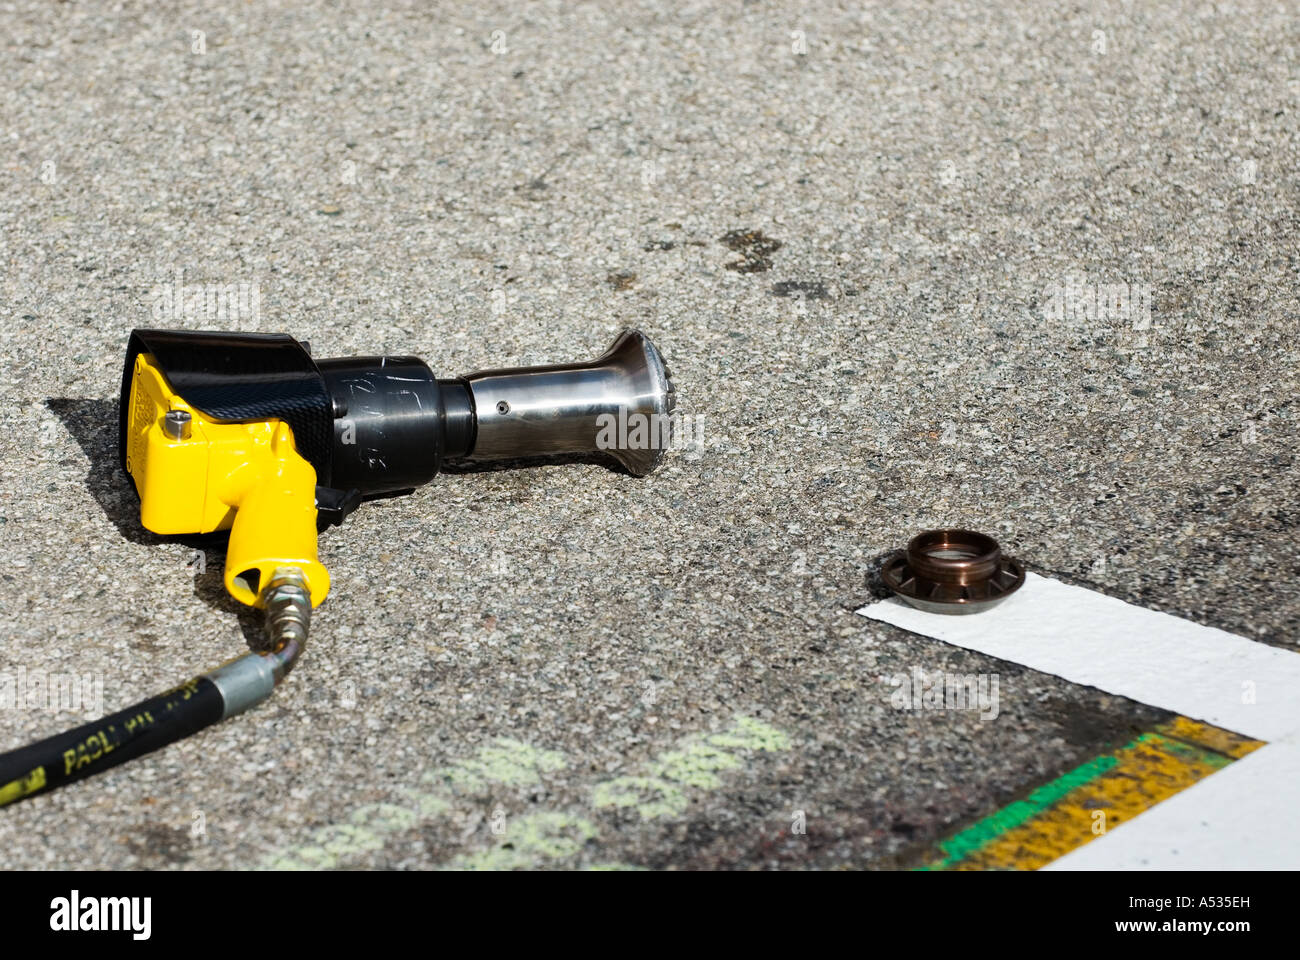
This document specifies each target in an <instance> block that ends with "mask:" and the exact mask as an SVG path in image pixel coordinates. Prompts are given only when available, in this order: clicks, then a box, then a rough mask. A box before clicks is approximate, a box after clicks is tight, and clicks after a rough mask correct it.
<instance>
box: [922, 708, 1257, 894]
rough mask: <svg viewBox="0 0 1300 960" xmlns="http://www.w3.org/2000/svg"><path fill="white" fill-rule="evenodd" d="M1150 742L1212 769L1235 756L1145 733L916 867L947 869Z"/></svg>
mask: <svg viewBox="0 0 1300 960" xmlns="http://www.w3.org/2000/svg"><path fill="white" fill-rule="evenodd" d="M1144 745H1150V746H1152V747H1155V748H1157V749H1159V750H1161V751H1164V752H1166V753H1169V754H1173V755H1175V756H1177V757H1179V758H1181V759H1182V760H1184V761H1188V762H1194V763H1200V764H1203V765H1205V766H1207V767H1209V768H1211V769H1212V770H1220V769H1222V768H1223V767H1226V766H1227V765H1228V764H1230V763H1232V762H1233V759H1234V758H1233V757H1230V756H1228V755H1227V754H1223V753H1219V752H1218V751H1217V750H1211V749H1209V748H1207V747H1202V746H1200V745H1199V744H1194V743H1190V742H1188V741H1185V740H1180V739H1176V738H1171V737H1168V736H1164V735H1161V734H1159V733H1151V732H1148V733H1144V734H1142V735H1141V736H1139V737H1136V738H1135V739H1133V740H1131V741H1130V742H1128V743H1126V744H1125V745H1124V746H1122V747H1120V748H1119V749H1118V750H1115V751H1112V752H1111V753H1107V754H1103V755H1102V756H1100V757H1094V758H1093V759H1092V760H1089V761H1088V762H1087V763H1084V764H1081V765H1079V766H1077V767H1075V768H1074V769H1073V770H1071V771H1069V772H1068V773H1065V774H1062V775H1061V776H1059V777H1057V778H1056V779H1055V780H1053V781H1052V782H1051V783H1048V784H1044V785H1043V786H1041V787H1039V788H1038V789H1036V790H1034V791H1033V792H1032V793H1030V794H1029V796H1028V797H1026V798H1025V799H1024V800H1017V801H1016V802H1014V803H1011V804H1008V805H1007V806H1005V807H1003V808H1002V809H1001V810H999V811H998V812H997V813H994V814H991V815H989V816H987V817H985V818H984V819H982V820H979V821H977V822H976V823H974V824H972V825H971V826H969V827H967V828H966V829H965V830H962V831H961V832H960V833H956V834H954V835H953V836H951V837H950V838H948V839H947V840H944V841H942V842H941V843H939V844H938V845H937V846H938V848H939V850H940V852H941V853H943V854H944V857H943V859H942V860H939V861H936V862H934V863H928V864H925V865H924V866H920V867H917V868H916V869H917V870H944V869H947V868H948V867H951V866H953V865H954V864H956V863H959V862H961V861H962V860H965V859H966V858H967V857H969V856H971V855H972V854H974V853H976V852H977V851H978V850H980V849H981V848H982V847H983V846H984V845H985V844H988V843H990V842H992V841H993V840H995V839H997V838H998V837H999V836H1001V835H1002V834H1004V833H1006V832H1007V831H1008V830H1013V829H1015V828H1016V827H1018V826H1020V825H1021V824H1022V823H1024V822H1025V821H1027V820H1029V819H1030V818H1031V817H1034V816H1036V815H1038V814H1039V813H1042V812H1043V811H1044V810H1046V809H1047V808H1048V807H1050V806H1052V804H1054V803H1056V802H1057V801H1059V800H1060V799H1061V798H1062V797H1064V796H1065V795H1066V794H1068V793H1070V791H1072V790H1075V789H1077V788H1078V787H1082V786H1084V785H1086V784H1088V783H1091V782H1092V781H1094V780H1096V779H1098V778H1099V777H1101V776H1103V775H1105V774H1106V773H1107V772H1108V771H1110V770H1112V769H1114V767H1115V766H1116V765H1117V764H1118V763H1119V762H1120V754H1122V753H1125V752H1126V751H1129V750H1134V749H1135V748H1137V747H1139V746H1144Z"/></svg>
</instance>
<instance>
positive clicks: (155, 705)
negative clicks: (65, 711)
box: [0, 677, 225, 807]
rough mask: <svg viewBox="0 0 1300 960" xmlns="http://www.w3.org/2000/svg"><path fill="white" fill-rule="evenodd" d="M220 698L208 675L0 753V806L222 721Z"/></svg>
mask: <svg viewBox="0 0 1300 960" xmlns="http://www.w3.org/2000/svg"><path fill="white" fill-rule="evenodd" d="M224 709H225V702H224V700H223V698H222V696H221V691H220V690H219V689H217V685H216V684H215V683H213V682H212V681H211V680H209V679H208V678H207V677H195V678H194V679H193V680H191V681H189V682H188V683H184V684H181V686H179V687H176V688H175V689H173V690H168V691H167V692H166V693H161V694H159V695H158V696H156V697H150V698H149V699H148V700H143V701H141V702H140V703H138V704H136V705H135V706H134V707H128V708H127V709H125V710H119V711H118V712H117V713H115V714H112V715H111V716H107V717H103V718H101V719H99V720H93V721H91V722H90V723H87V724H83V725H82V726H80V727H77V728H76V729H75V730H69V731H67V732H66V733H60V734H56V735H55V736H53V737H49V738H47V739H45V740H41V741H39V742H37V743H33V744H30V745H28V746H25V747H19V748H18V749H17V750H10V751H9V752H8V753H4V754H0V807H3V806H5V805H6V804H9V803H13V802H14V801H16V800H25V799H26V798H28V797H34V796H36V795H37V794H40V793H44V792H45V791H47V790H53V789H54V788H56V787H61V786H63V785H64V784H68V783H72V782H74V781H76V780H81V779H83V778H85V777H89V776H93V775H94V774H96V773H101V772H103V771H104V770H108V769H111V768H112V767H115V766H117V765H118V764H119V763H124V762H125V761H127V760H132V759H134V758H136V757H140V756H143V755H144V754H146V753H150V752H152V751H154V750H157V749H158V748H159V747H165V746H167V744H169V743H173V742H175V741H177V740H180V739H182V738H184V737H188V736H189V735H190V734H192V733H194V732H196V731H198V730H202V729H203V728H204V727H207V726H210V725H212V724H214V723H216V722H217V721H218V720H220V719H221V717H222V713H223V711H224Z"/></svg>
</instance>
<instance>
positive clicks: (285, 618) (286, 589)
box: [260, 567, 311, 684]
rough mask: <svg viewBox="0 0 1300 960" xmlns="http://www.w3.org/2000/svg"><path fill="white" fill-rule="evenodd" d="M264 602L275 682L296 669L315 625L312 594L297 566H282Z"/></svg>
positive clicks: (278, 681)
mask: <svg viewBox="0 0 1300 960" xmlns="http://www.w3.org/2000/svg"><path fill="white" fill-rule="evenodd" d="M260 599H261V603H262V606H263V608H264V609H265V610H266V634H267V636H268V637H269V638H270V641H271V652H270V653H269V654H268V656H270V657H271V658H272V661H273V662H272V669H273V670H274V672H275V682H276V683H277V684H279V683H281V682H282V681H283V680H284V678H285V677H287V676H288V675H289V671H290V670H292V669H293V665H294V663H295V662H297V660H298V657H300V656H301V655H302V651H303V648H304V647H305V646H306V645H307V631H308V629H309V628H310V627H311V593H310V592H309V591H308V589H307V581H306V578H305V577H304V576H303V573H302V571H301V570H299V569H298V568H297V567H279V568H278V569H277V570H276V571H275V574H274V575H273V576H272V577H271V580H270V582H269V583H267V585H266V587H265V588H264V589H263V590H262V594H261V597H260Z"/></svg>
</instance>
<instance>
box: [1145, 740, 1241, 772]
mask: <svg viewBox="0 0 1300 960" xmlns="http://www.w3.org/2000/svg"><path fill="white" fill-rule="evenodd" d="M1151 736H1154V737H1158V738H1159V740H1160V749H1161V750H1163V751H1164V752H1165V753H1169V754H1172V755H1173V756H1175V757H1178V758H1179V759H1181V760H1186V761H1188V762H1190V763H1200V764H1204V765H1205V766H1207V767H1209V768H1210V769H1211V770H1222V769H1223V768H1224V767H1226V766H1227V765H1228V764H1230V763H1232V762H1233V760H1234V759H1235V758H1233V757H1230V756H1228V755H1227V754H1226V753H1219V751H1217V750H1211V749H1209V748H1208V747H1202V746H1200V745H1199V744H1195V743H1189V742H1188V741H1186V740H1178V739H1175V738H1173V737H1169V736H1166V735H1164V734H1159V733H1157V734H1152V735H1151Z"/></svg>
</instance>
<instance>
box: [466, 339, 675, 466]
mask: <svg viewBox="0 0 1300 960" xmlns="http://www.w3.org/2000/svg"><path fill="white" fill-rule="evenodd" d="M464 380H465V382H466V383H468V384H469V388H470V392H471V394H472V397H473V403H474V413H475V416H476V418H477V421H478V425H477V437H476V439H475V441H474V449H473V451H472V452H471V453H470V455H469V457H468V460H470V461H476V460H507V459H508V460H515V459H526V458H530V457H545V456H557V455H562V454H590V453H603V454H607V455H609V456H611V457H613V458H614V459H615V460H617V461H618V462H619V463H621V464H622V465H623V466H624V467H625V468H627V470H628V472H629V473H632V474H634V475H636V476H638V477H640V476H644V475H645V474H647V473H649V472H650V471H651V470H653V469H654V468H655V467H656V466H658V465H659V462H660V460H662V459H663V455H664V451H665V450H666V449H667V448H668V447H669V445H670V444H671V441H672V424H671V419H670V414H671V413H672V411H673V408H674V406H675V405H676V403H675V402H676V395H675V392H674V389H673V383H672V379H671V376H670V374H669V372H668V367H667V366H666V365H665V364H664V360H663V357H662V356H661V355H660V353H659V351H658V350H657V349H655V346H654V344H652V343H651V342H650V341H649V340H648V339H647V338H646V336H645V334H643V333H641V332H640V331H638V330H624V331H623V332H622V333H620V334H619V335H618V337H617V339H615V340H614V343H613V344H612V345H611V346H610V348H609V349H608V350H606V351H605V353H604V354H602V355H601V356H600V357H598V358H596V359H595V360H589V361H587V362H584V363H572V364H561V365H556V366H546V367H518V368H515V369H503V370H483V371H480V372H478V373H472V374H470V375H469V376H467V377H465V378H464Z"/></svg>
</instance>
